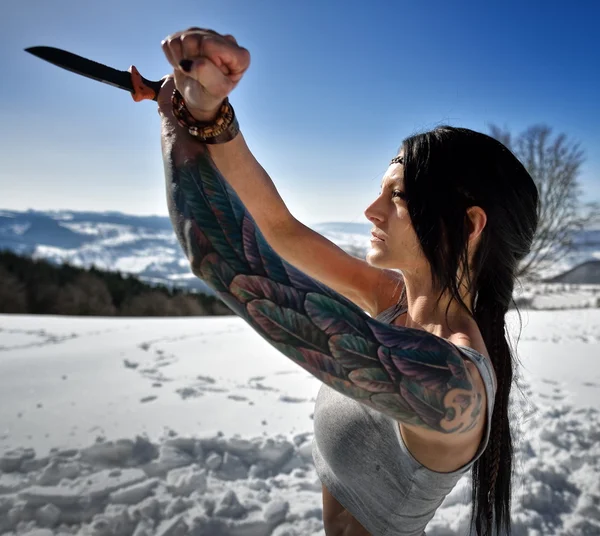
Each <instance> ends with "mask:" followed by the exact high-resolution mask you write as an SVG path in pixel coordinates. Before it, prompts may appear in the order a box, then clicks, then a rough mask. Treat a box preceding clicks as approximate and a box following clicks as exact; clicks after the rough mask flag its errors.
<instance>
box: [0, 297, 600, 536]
mask: <svg viewBox="0 0 600 536" xmlns="http://www.w3.org/2000/svg"><path fill="white" fill-rule="evenodd" d="M521 320H522V323H523V327H522V332H521V336H520V338H518V342H517V335H518V331H519V318H518V317H517V315H516V313H515V312H514V311H512V312H511V313H510V315H509V326H510V332H511V336H512V339H513V343H514V344H516V346H517V352H518V358H519V361H520V363H521V365H522V367H521V368H520V371H521V374H520V377H519V378H518V380H517V381H518V386H517V388H515V389H514V390H513V400H512V411H513V412H514V416H515V417H514V423H515V427H516V429H517V430H518V433H517V438H518V441H517V445H516V447H517V448H516V463H515V465H516V469H515V473H516V476H515V481H514V482H515V484H514V501H513V511H512V516H513V522H514V533H515V534H516V535H542V534H543V535H546V534H556V535H572V534H600V413H599V411H598V410H599V408H600V359H599V357H600V310H599V309H593V308H586V309H574V310H552V311H538V310H523V311H521ZM319 387H320V383H319V381H318V380H316V379H315V378H313V377H312V376H310V375H309V374H308V373H307V372H306V371H304V370H303V369H301V368H300V367H298V366H296V365H294V364H293V363H292V362H291V361H289V360H288V359H287V358H285V357H284V356H282V355H281V354H279V353H278V352H277V351H276V350H274V349H273V348H272V347H271V346H270V345H269V344H267V343H266V342H265V341H264V340H263V339H262V338H261V337H260V336H258V335H257V334H256V333H255V332H254V331H253V330H252V329H251V328H250V327H249V326H247V325H246V324H245V323H244V322H243V321H242V320H240V319H238V318H236V317H211V318H208V317H203V318H168V319H163V318H97V317H93V318H80V317H57V316H21V315H0V534H5V535H11V536H13V535H16V534H19V535H21V534H28V535H30V536H31V535H33V536H57V535H61V536H66V535H67V534H81V535H115V536H121V535H123V536H124V535H135V536H143V535H148V536H150V535H155V534H157V535H185V534H198V535H211V536H229V535H236V536H237V535H245V536H263V535H265V536H267V535H270V536H295V535H298V536H300V535H302V536H316V535H318V536H323V534H324V532H323V525H322V510H321V484H320V482H319V479H318V477H317V475H316V473H315V470H314V467H313V465H312V455H311V442H312V420H311V419H312V412H313V407H314V400H315V397H316V394H317V391H318V389H319ZM469 494H470V481H469V478H463V479H462V480H461V481H460V482H459V483H458V485H457V486H456V488H455V489H454V490H453V491H452V492H451V493H450V494H449V495H448V497H447V498H446V500H445V501H444V503H443V505H442V506H441V507H440V509H439V510H438V512H437V513H436V515H435V517H434V519H433V520H432V521H431V523H430V524H429V526H428V528H427V535H428V536H432V535H433V536H442V535H449V534H464V533H466V524H467V522H468V516H469V510H470V503H469Z"/></svg>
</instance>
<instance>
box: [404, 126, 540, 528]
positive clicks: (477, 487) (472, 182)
mask: <svg viewBox="0 0 600 536" xmlns="http://www.w3.org/2000/svg"><path fill="white" fill-rule="evenodd" d="M402 150H403V153H404V189H405V193H406V199H407V207H408V211H409V214H410V217H411V220H412V224H413V226H414V229H415V232H416V234H417V237H418V238H419V241H420V243H421V248H422V250H423V253H424V255H425V257H426V258H427V260H428V261H429V263H430V265H431V275H432V283H433V285H434V288H436V289H440V298H441V296H442V295H443V294H444V293H447V294H448V295H450V296H451V297H452V298H454V299H455V300H457V302H458V303H459V304H460V305H461V307H464V308H465V309H466V310H467V311H469V309H468V308H467V306H466V305H465V303H464V302H463V300H462V298H461V295H462V292H461V291H460V290H459V289H460V285H461V281H457V273H459V269H464V268H466V267H467V266H468V265H467V259H468V256H467V241H468V236H469V219H468V216H467V212H466V211H467V208H468V207H470V206H479V207H481V208H482V209H483V210H484V211H485V213H486V215H487V223H486V225H485V228H484V230H483V232H482V235H481V240H480V243H479V245H478V248H477V250H476V252H475V254H474V257H473V262H472V266H471V268H472V269H471V271H470V272H469V270H464V274H465V277H466V278H467V279H466V280H465V281H464V282H465V283H466V284H467V285H468V288H470V289H471V292H472V293H473V296H474V302H473V311H469V313H470V314H472V316H473V318H474V319H475V321H476V322H477V325H478V327H479V329H480V331H481V334H482V336H483V339H484V341H485V344H486V347H487V349H488V352H489V354H490V358H491V360H492V363H493V365H494V369H495V371H496V376H497V379H498V390H497V392H496V398H495V401H494V411H493V414H492V417H491V418H492V422H491V435H490V440H489V443H488V445H487V447H486V449H485V451H484V453H483V454H482V456H481V457H480V458H479V459H478V460H477V461H476V462H475V464H474V465H473V470H472V475H473V478H472V511H471V528H473V526H474V527H475V529H476V531H477V534H479V535H488V534H493V532H492V531H493V528H492V527H493V525H495V529H496V531H497V533H498V534H500V533H502V534H504V533H507V534H510V528H511V524H510V499H511V479H512V465H513V438H512V433H511V427H510V422H509V417H508V400H509V394H510V390H511V387H512V381H513V365H514V357H513V355H512V352H511V349H510V346H509V344H508V341H507V338H506V333H505V315H506V313H507V311H508V309H509V306H510V303H511V300H512V295H513V288H514V285H515V281H516V273H517V268H518V265H519V262H520V261H521V260H522V259H523V258H524V257H525V256H526V255H527V254H528V253H529V250H530V248H531V244H532V241H533V237H534V234H535V231H536V229H537V223H538V218H539V198H538V191H537V188H536V186H535V183H534V182H533V180H532V178H531V176H530V175H529V173H528V172H527V170H526V169H525V167H524V166H523V165H522V164H521V162H519V160H518V159H517V158H516V157H515V156H514V155H513V154H512V153H511V152H510V151H509V150H508V149H507V148H506V147H505V146H504V145H502V144H501V143H500V142H499V141H497V140H495V139H494V138H492V137H490V136H487V135H485V134H481V133H479V132H474V131H472V130H469V129H465V128H455V127H449V126H440V127H438V128H435V129H434V130H432V131H430V132H426V133H424V134H417V135H415V136H411V137H410V138H407V139H406V140H404V142H403V144H402ZM461 273H463V272H461ZM502 530H503V531H504V532H501V531H502Z"/></svg>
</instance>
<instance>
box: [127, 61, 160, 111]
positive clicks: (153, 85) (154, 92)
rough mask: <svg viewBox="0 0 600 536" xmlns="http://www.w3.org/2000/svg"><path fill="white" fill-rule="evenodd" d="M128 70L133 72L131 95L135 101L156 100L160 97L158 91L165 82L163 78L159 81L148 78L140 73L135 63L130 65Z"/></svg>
mask: <svg viewBox="0 0 600 536" xmlns="http://www.w3.org/2000/svg"><path fill="white" fill-rule="evenodd" d="M128 71H129V73H130V74H131V86H132V87H133V91H132V92H131V97H132V98H133V100H134V101H135V102H141V101H143V100H153V101H155V100H156V99H157V98H158V92H159V91H160V88H161V86H162V84H163V82H162V80H158V81H157V82H154V81H152V80H147V79H146V78H144V77H143V76H142V75H141V74H140V73H139V71H138V70H137V69H136V68H135V65H132V66H131V67H129V69H128Z"/></svg>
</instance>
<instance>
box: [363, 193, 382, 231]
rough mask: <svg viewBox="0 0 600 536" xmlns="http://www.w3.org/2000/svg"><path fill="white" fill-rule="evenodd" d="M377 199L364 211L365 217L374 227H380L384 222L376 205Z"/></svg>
mask: <svg viewBox="0 0 600 536" xmlns="http://www.w3.org/2000/svg"><path fill="white" fill-rule="evenodd" d="M378 201H379V198H377V199H375V201H373V202H372V203H371V204H370V205H369V206H368V207H367V208H366V209H365V217H366V218H367V220H369V221H370V222H371V223H372V224H374V225H377V226H378V225H380V224H381V223H382V222H383V220H384V214H383V212H382V210H381V208H380V207H379V204H378Z"/></svg>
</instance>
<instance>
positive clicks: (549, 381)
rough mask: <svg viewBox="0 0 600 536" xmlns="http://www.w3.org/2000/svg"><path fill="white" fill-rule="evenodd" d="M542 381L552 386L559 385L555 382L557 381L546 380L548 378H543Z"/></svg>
mask: <svg viewBox="0 0 600 536" xmlns="http://www.w3.org/2000/svg"><path fill="white" fill-rule="evenodd" d="M542 381H543V382H544V383H549V384H550V385H558V382H557V381H555V380H548V379H546V378H542Z"/></svg>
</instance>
